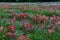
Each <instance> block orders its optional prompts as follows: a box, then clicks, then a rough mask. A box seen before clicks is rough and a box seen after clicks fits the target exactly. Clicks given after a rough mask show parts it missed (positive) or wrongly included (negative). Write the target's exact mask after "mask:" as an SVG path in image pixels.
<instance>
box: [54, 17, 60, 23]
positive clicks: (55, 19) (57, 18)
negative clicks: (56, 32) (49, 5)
mask: <svg viewBox="0 0 60 40" xmlns="http://www.w3.org/2000/svg"><path fill="white" fill-rule="evenodd" d="M59 20H60V18H59V16H54V18H53V23H54V24H56V23H57V22H58V21H59Z"/></svg>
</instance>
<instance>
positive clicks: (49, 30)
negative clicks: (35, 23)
mask: <svg viewBox="0 0 60 40" xmlns="http://www.w3.org/2000/svg"><path fill="white" fill-rule="evenodd" d="M48 32H50V33H53V32H55V27H54V25H49V26H48Z"/></svg>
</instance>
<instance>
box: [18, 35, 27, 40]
mask: <svg viewBox="0 0 60 40" xmlns="http://www.w3.org/2000/svg"><path fill="white" fill-rule="evenodd" d="M22 39H24V40H26V39H27V37H26V36H20V37H19V38H18V40H22Z"/></svg>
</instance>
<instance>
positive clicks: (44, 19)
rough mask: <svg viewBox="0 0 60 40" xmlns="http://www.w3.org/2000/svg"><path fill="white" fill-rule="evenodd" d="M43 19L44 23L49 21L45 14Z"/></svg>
mask: <svg viewBox="0 0 60 40" xmlns="http://www.w3.org/2000/svg"><path fill="white" fill-rule="evenodd" d="M42 20H43V21H44V23H45V22H46V21H47V16H45V15H43V16H42Z"/></svg>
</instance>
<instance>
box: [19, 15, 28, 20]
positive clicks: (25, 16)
mask: <svg viewBox="0 0 60 40" xmlns="http://www.w3.org/2000/svg"><path fill="white" fill-rule="evenodd" d="M21 17H24V18H27V17H28V14H19V15H18V18H19V19H20V18H21Z"/></svg>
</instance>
